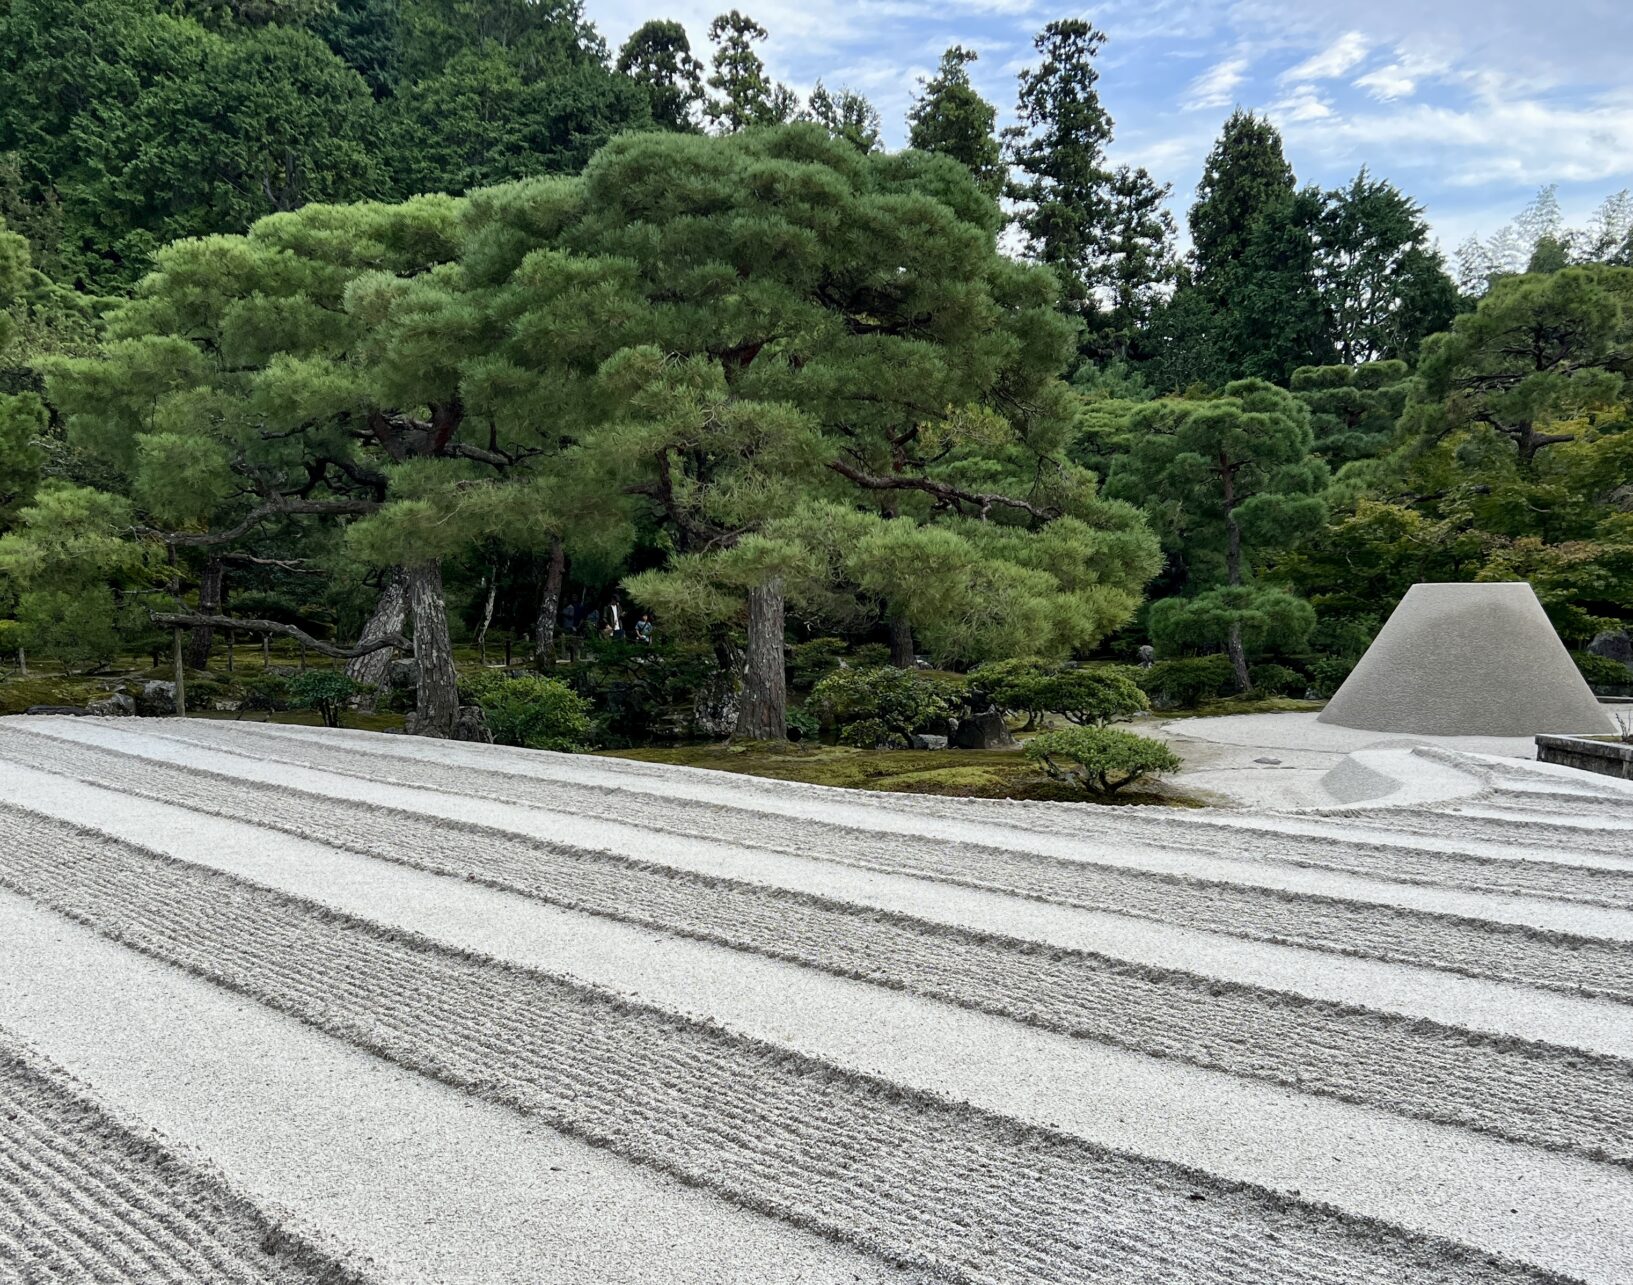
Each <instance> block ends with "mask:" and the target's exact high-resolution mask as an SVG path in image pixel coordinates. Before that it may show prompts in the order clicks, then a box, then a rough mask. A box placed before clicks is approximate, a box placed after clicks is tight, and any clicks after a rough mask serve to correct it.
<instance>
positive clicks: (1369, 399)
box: [1289, 361, 1409, 469]
mask: <svg viewBox="0 0 1633 1285" xmlns="http://www.w3.org/2000/svg"><path fill="white" fill-rule="evenodd" d="M1289 387H1290V388H1291V389H1292V391H1293V394H1294V396H1296V397H1297V398H1298V399H1299V400H1300V401H1302V402H1303V403H1304V404H1305V406H1307V407H1309V410H1310V428H1311V431H1312V432H1313V433H1314V435H1315V450H1316V453H1317V454H1319V455H1320V456H1321V458H1322V459H1324V460H1326V461H1327V463H1328V465H1329V466H1330V467H1332V468H1334V469H1336V468H1338V467H1339V466H1341V465H1344V464H1348V463H1350V462H1351V461H1354V460H1366V459H1376V458H1377V457H1378V456H1380V455H1382V454H1383V453H1384V452H1385V451H1386V450H1387V449H1388V448H1389V447H1390V445H1391V444H1392V442H1393V439H1394V436H1395V425H1396V422H1397V421H1398V420H1399V419H1400V416H1401V411H1402V410H1403V409H1404V408H1405V406H1406V396H1407V392H1408V390H1409V385H1408V382H1407V368H1406V363H1405V362H1403V361H1375V362H1369V363H1367V364H1365V365H1361V366H1300V367H1299V368H1298V369H1297V370H1295V371H1294V372H1293V378H1292V382H1291V383H1290V384H1289Z"/></svg>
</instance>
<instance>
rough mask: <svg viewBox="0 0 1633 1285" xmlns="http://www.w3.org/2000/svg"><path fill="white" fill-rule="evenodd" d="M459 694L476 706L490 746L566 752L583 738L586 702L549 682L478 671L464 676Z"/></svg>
mask: <svg viewBox="0 0 1633 1285" xmlns="http://www.w3.org/2000/svg"><path fill="white" fill-rule="evenodd" d="M460 690H461V695H462V698H463V699H466V700H469V701H470V702H471V703H472V704H475V705H480V706H481V707H482V713H483V714H484V715H486V716H487V720H488V730H489V731H490V732H492V733H493V740H494V744H496V745H520V746H522V747H523V748H525V749H530V750H562V751H565V752H568V753H571V752H572V751H574V750H581V749H583V748H584V746H585V743H586V742H587V741H588V740H589V736H590V710H591V706H590V703H589V701H587V700H585V699H584V698H583V697H582V696H580V695H579V694H578V693H577V692H575V691H574V690H573V689H572V688H571V687H569V686H567V684H566V683H563V682H558V681H557V680H556V679H554V678H543V677H540V676H539V675H536V674H526V675H523V676H521V677H519V678H510V677H507V676H506V675H505V674H503V673H498V672H493V671H484V672H483V673H480V674H473V675H471V676H470V677H469V678H467V679H466V680H465V681H464V682H462V683H461V684H460Z"/></svg>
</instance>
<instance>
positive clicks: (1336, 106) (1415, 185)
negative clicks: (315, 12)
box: [585, 0, 1633, 256]
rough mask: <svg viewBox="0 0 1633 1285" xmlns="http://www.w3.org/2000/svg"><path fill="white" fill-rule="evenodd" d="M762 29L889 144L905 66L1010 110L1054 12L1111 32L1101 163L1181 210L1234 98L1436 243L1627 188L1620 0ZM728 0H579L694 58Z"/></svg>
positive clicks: (905, 86)
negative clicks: (1554, 193) (939, 67)
mask: <svg viewBox="0 0 1633 1285" xmlns="http://www.w3.org/2000/svg"><path fill="white" fill-rule="evenodd" d="M734 2H735V3H736V4H737V7H739V8H741V9H742V10H743V11H744V12H745V13H747V14H749V15H750V16H751V17H753V18H754V19H755V20H756V21H758V22H759V23H760V25H761V26H763V27H765V28H767V29H768V31H769V32H770V39H769V40H768V41H766V42H765V44H764V45H763V46H762V48H761V52H762V56H763V57H764V58H765V60H766V63H767V66H768V68H769V69H770V71H771V72H772V74H773V75H774V76H776V77H777V78H778V79H780V80H784V81H787V82H788V83H789V84H790V85H792V86H794V88H796V89H797V90H799V91H800V92H801V93H805V92H808V91H809V90H810V88H811V86H812V85H813V84H814V83H815V82H816V81H817V80H818V79H819V78H820V79H821V80H822V81H823V82H824V83H825V84H826V85H827V86H828V87H829V88H830V89H836V88H839V87H841V86H847V87H849V88H851V89H855V90H858V91H860V92H861V93H864V94H866V95H867V96H868V97H869V98H870V99H871V100H872V102H873V104H874V105H875V106H876V107H877V108H878V109H879V111H880V114H881V116H882V117H883V119H884V133H885V140H886V143H887V145H889V146H891V147H898V146H901V145H902V144H903V143H904V142H905V138H906V132H907V127H906V123H905V117H906V113H907V110H908V108H909V106H910V105H911V103H912V99H913V96H914V94H915V93H916V92H917V89H918V82H919V80H920V78H922V77H925V76H928V75H929V74H931V72H932V71H933V70H934V67H935V64H936V62H937V61H938V60H939V58H940V56H941V52H942V50H944V49H945V48H947V46H949V45H953V44H962V45H964V46H966V47H967V48H971V49H974V50H975V51H976V52H977V53H978V54H979V55H980V61H978V62H977V63H976V64H975V65H974V66H973V67H972V68H971V73H972V78H973V80H974V82H975V84H976V87H977V88H978V89H979V90H980V91H981V93H982V94H983V95H984V96H985V97H986V98H987V99H988V100H989V101H991V102H993V103H994V104H996V105H997V107H998V109H999V123H1000V125H1002V124H1004V123H1006V122H1007V121H1009V120H1010V119H1012V116H1013V111H1014V105H1015V76H1016V73H1017V72H1018V71H1019V70H1020V69H1021V68H1023V67H1025V66H1027V65H1028V64H1029V63H1030V62H1031V61H1032V60H1033V58H1034V57H1035V53H1034V50H1033V47H1032V39H1033V37H1034V36H1035V35H1036V33H1037V32H1038V31H1039V30H1040V29H1041V28H1042V27H1043V26H1044V24H1045V23H1048V22H1051V21H1054V20H1055V19H1057V18H1086V19H1088V20H1089V21H1090V22H1092V23H1094V25H1095V26H1097V27H1098V28H1100V29H1101V30H1102V31H1104V32H1105V33H1106V35H1107V37H1108V39H1107V42H1106V45H1105V46H1104V48H1103V49H1102V51H1101V55H1100V58H1099V64H1100V84H1099V89H1100V96H1101V101H1102V102H1103V103H1104V104H1105V105H1106V107H1107V109H1108V110H1109V111H1110V112H1111V115H1112V117H1113V119H1114V120H1115V121H1116V136H1115V139H1114V141H1113V144H1112V148H1111V156H1112V160H1113V161H1114V162H1115V163H1118V164H1122V163H1127V164H1130V165H1144V166H1145V167H1146V168H1147V169H1149V170H1150V171H1151V172H1152V174H1153V175H1154V176H1155V177H1156V178H1157V179H1158V180H1159V181H1162V182H1168V183H1171V184H1173V189H1174V190H1173V196H1172V198H1171V205H1172V206H1173V209H1174V212H1175V215H1176V216H1177V217H1178V218H1179V220H1180V223H1181V226H1182V227H1183V224H1184V212H1185V209H1186V208H1187V207H1188V206H1189V204H1190V202H1191V199H1192V197H1193V194H1194V191H1195V188H1196V183H1197V180H1198V178H1199V177H1200V176H1201V173H1202V162H1203V159H1204V158H1205V156H1206V155H1207V151H1208V148H1209V146H1210V145H1211V144H1212V142H1213V140H1214V138H1215V137H1216V136H1217V135H1218V132H1219V128H1220V126H1221V124H1222V123H1223V122H1224V119H1225V117H1226V116H1228V115H1229V114H1230V112H1231V110H1232V108H1234V107H1236V106H1238V105H1239V106H1242V107H1246V108H1250V109H1252V110H1255V111H1259V112H1263V113H1267V114H1268V115H1269V116H1270V118H1271V119H1272V120H1274V121H1275V123H1276V125H1277V126H1278V127H1279V128H1280V130H1281V132H1282V136H1283V139H1284V142H1285V146H1286V150H1287V155H1288V159H1289V160H1290V161H1291V162H1292V164H1293V168H1294V170H1295V171H1296V172H1297V175H1298V178H1299V180H1300V182H1301V183H1305V182H1315V183H1320V184H1321V185H1323V186H1325V187H1336V186H1339V185H1340V184H1342V183H1344V182H1345V181H1347V180H1348V179H1350V178H1352V177H1353V176H1354V175H1355V173H1356V171H1358V170H1359V169H1360V168H1361V167H1362V166H1363V165H1364V166H1366V167H1367V169H1368V170H1369V171H1370V172H1371V174H1372V175H1373V176H1374V177H1379V178H1387V179H1389V180H1391V181H1392V182H1394V183H1395V184H1396V185H1397V186H1398V187H1400V188H1401V189H1402V190H1404V191H1405V192H1407V193H1408V194H1409V195H1411V196H1412V197H1413V198H1415V199H1416V200H1417V201H1418V202H1419V203H1420V204H1421V205H1422V206H1423V207H1424V210H1425V213H1426V216H1427V218H1428V221H1429V224H1430V226H1431V228H1432V229H1433V230H1434V233H1435V235H1436V237H1437V238H1438V239H1439V241H1440V242H1441V245H1442V248H1443V249H1444V250H1445V251H1446V252H1447V254H1448V256H1450V254H1451V253H1452V251H1453V250H1454V249H1455V248H1456V246H1457V245H1458V244H1460V243H1461V242H1462V241H1463V239H1464V238H1465V237H1467V236H1469V235H1470V234H1478V235H1482V236H1484V235H1489V234H1490V233H1492V232H1495V231H1496V230H1497V229H1498V228H1499V227H1501V226H1502V225H1504V224H1506V223H1509V222H1512V220H1513V218H1514V216H1515V214H1516V213H1518V211H1519V210H1520V209H1521V208H1522V207H1523V206H1524V205H1525V204H1526V203H1527V202H1528V201H1529V200H1530V199H1531V198H1532V197H1533V196H1534V195H1535V194H1536V191H1537V189H1538V188H1539V187H1541V186H1543V185H1544V184H1550V183H1552V184H1558V193H1559V201H1560V205H1561V206H1562V208H1563V210H1564V213H1565V216H1566V222H1567V223H1568V224H1574V225H1580V224H1583V223H1586V222H1587V220H1588V217H1589V216H1590V214H1591V213H1592V211H1593V210H1594V209H1595V208H1596V207H1597V206H1598V204H1599V203H1600V201H1602V200H1603V199H1604V197H1606V196H1607V195H1609V194H1610V193H1612V192H1615V191H1617V190H1619V189H1622V188H1633V78H1630V77H1628V75H1627V74H1626V67H1627V65H1628V64H1627V61H1626V60H1627V56H1628V55H1627V50H1628V48H1629V47H1630V45H1633V4H1629V3H1627V2H1626V0H1622V2H1621V3H1617V2H1615V0H1551V2H1550V3H1547V4H1539V3H1530V4H1521V3H1515V2H1514V0H1370V2H1369V3H1368V4H1365V5H1357V4H1354V3H1353V2H1351V3H1339V2H1338V0H1109V2H1108V3H1104V4H1098V5H1091V6H1088V7H1071V6H1061V5H1059V4H1049V3H1047V2H1044V3H1038V2H1036V0H734ZM722 7H729V5H728V4H727V0H585V11H586V13H587V15H588V16H589V18H590V19H591V20H592V21H593V22H594V23H595V24H596V26H597V27H598V28H599V29H600V31H601V33H602V35H603V36H605V37H606V38H607V41H608V43H609V44H611V45H612V47H613V48H614V49H616V48H617V47H618V45H619V44H621V43H622V42H623V40H624V38H625V37H626V36H627V35H628V34H629V33H630V32H631V31H633V30H634V29H635V28H636V27H637V26H639V25H640V24H641V23H642V22H644V21H646V20H647V19H649V18H655V17H663V18H674V19H678V20H680V21H681V22H683V23H685V25H686V28H687V31H688V34H689V35H690V37H691V41H692V46H693V49H694V51H695V52H698V54H699V56H701V57H703V58H704V59H705V61H707V56H708V52H709V42H708V25H709V21H710V19H711V18H713V17H714V15H715V14H716V13H718V12H719V11H720V10H721V8H722Z"/></svg>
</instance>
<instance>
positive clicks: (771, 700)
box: [734, 578, 788, 741]
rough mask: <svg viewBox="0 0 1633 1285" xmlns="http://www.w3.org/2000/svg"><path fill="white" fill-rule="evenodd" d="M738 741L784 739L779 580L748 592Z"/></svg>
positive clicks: (785, 694) (785, 702)
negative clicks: (746, 639)
mask: <svg viewBox="0 0 1633 1285" xmlns="http://www.w3.org/2000/svg"><path fill="white" fill-rule="evenodd" d="M734 736H735V738H736V739H737V740H740V741H785V740H787V739H788V679H787V674H786V671H785V669H784V665H783V593H782V580H781V579H780V578H778V579H773V580H770V581H768V582H766V583H765V584H763V585H758V586H756V587H755V588H753V589H750V590H749V593H748V653H747V655H746V656H745V658H744V664H743V697H742V701H741V703H740V704H739V705H738V707H737V730H736V732H735V733H734Z"/></svg>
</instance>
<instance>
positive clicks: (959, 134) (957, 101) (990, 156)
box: [907, 45, 1004, 197]
mask: <svg viewBox="0 0 1633 1285" xmlns="http://www.w3.org/2000/svg"><path fill="white" fill-rule="evenodd" d="M977 57H978V55H977V54H976V53H975V52H974V51H973V50H970V49H965V48H964V47H963V46H962V45H954V46H952V48H950V49H948V50H947V52H946V53H944V54H942V55H941V65H940V66H939V67H938V68H937V69H936V74H935V75H934V76H932V77H931V78H930V79H929V80H921V81H920V82H919V86H920V89H921V90H922V92H921V93H920V94H919V96H918V97H916V98H915V99H914V100H913V106H912V108H911V109H910V110H909V111H908V113H907V124H908V135H907V145H908V146H909V147H912V148H916V149H917V150H919V151H921V152H936V153H939V154H940V155H942V156H950V157H952V158H953V159H954V160H955V161H957V162H958V163H959V164H960V165H962V166H964V168H966V169H967V170H969V172H970V173H971V174H972V175H974V176H975V181H976V184H977V185H978V186H979V187H980V188H981V190H982V191H983V192H985V193H986V194H987V195H988V196H992V197H997V196H999V195H1000V194H1001V193H1002V192H1003V187H1004V163H1003V149H1002V148H1001V147H1000V146H999V144H998V139H997V137H996V136H995V135H994V133H993V127H994V125H995V123H996V122H997V119H998V109H997V108H996V107H994V106H993V105H992V104H991V103H989V102H987V100H986V99H984V98H982V97H981V95H980V94H978V93H976V91H975V87H974V86H973V85H971V84H970V74H969V72H968V71H967V70H966V68H967V67H968V66H969V65H970V64H971V63H973V62H975V61H976V59H977Z"/></svg>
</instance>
